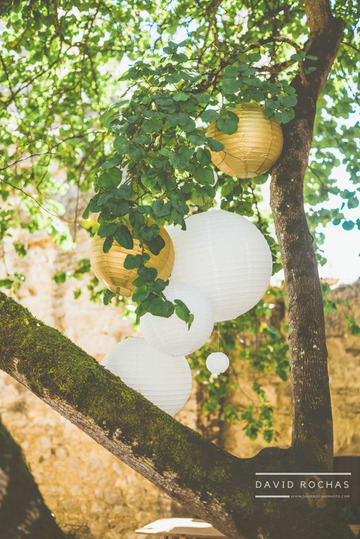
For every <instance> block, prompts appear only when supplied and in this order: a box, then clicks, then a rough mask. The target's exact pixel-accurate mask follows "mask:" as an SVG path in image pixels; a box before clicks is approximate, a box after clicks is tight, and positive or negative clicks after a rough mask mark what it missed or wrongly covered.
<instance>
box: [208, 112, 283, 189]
mask: <svg viewBox="0 0 360 539" xmlns="http://www.w3.org/2000/svg"><path fill="white" fill-rule="evenodd" d="M230 110H231V111H232V112H234V113H235V114H236V115H237V116H238V117H239V123H238V129H237V131H236V133H234V134H233V135H226V134H225V133H221V131H219V130H218V129H217V127H216V122H213V123H212V124H210V126H209V128H208V130H207V133H206V135H207V136H208V137H212V138H213V139H215V140H218V141H219V142H221V143H222V144H223V145H224V146H225V148H224V150H223V151H221V152H211V151H210V153H211V158H212V162H213V163H214V165H215V166H217V167H218V168H219V169H220V170H222V171H223V172H225V173H226V174H229V175H230V176H237V177H238V178H254V177H255V176H259V175H260V174H263V173H264V172H266V171H267V170H269V168H271V167H272V166H273V165H275V163H276V161H277V160H278V159H279V157H280V154H281V151H282V147H283V134H282V130H281V127H280V125H279V123H278V122H277V121H276V120H270V118H268V116H266V114H265V109H264V107H261V106H260V105H257V104H256V103H242V104H240V105H236V107H234V108H233V109H230Z"/></svg>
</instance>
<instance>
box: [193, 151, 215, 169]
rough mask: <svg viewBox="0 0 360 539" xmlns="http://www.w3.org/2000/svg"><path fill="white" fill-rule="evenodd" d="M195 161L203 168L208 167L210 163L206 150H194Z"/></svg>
mask: <svg viewBox="0 0 360 539" xmlns="http://www.w3.org/2000/svg"><path fill="white" fill-rule="evenodd" d="M195 155H196V160H197V161H198V163H199V164H200V165H202V166H204V167H206V166H207V165H210V163H211V153H210V152H209V150H208V149H207V148H198V149H197V150H196V154H195Z"/></svg>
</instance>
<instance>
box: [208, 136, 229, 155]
mask: <svg viewBox="0 0 360 539" xmlns="http://www.w3.org/2000/svg"><path fill="white" fill-rule="evenodd" d="M206 140H207V143H208V146H209V148H210V150H212V151H213V152H221V151H222V150H224V148H225V146H224V145H223V144H222V143H221V142H219V141H218V140H215V139H214V138H212V137H206Z"/></svg>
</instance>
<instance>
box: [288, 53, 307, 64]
mask: <svg viewBox="0 0 360 539" xmlns="http://www.w3.org/2000/svg"><path fill="white" fill-rule="evenodd" d="M305 57H306V52H305V51H301V52H299V53H295V54H292V55H291V56H290V58H291V60H294V61H295V62H302V61H303V60H305Z"/></svg>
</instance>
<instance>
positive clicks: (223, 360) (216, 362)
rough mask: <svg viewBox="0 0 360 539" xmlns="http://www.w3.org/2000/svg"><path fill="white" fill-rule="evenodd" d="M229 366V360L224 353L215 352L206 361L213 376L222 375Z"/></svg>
mask: <svg viewBox="0 0 360 539" xmlns="http://www.w3.org/2000/svg"><path fill="white" fill-rule="evenodd" d="M229 365H230V361H229V358H228V357H227V355H226V354H223V352H213V353H212V354H210V355H208V357H207V359H206V366H207V368H208V370H209V371H210V372H211V374H215V375H217V374H221V373H222V372H225V371H226V370H227V368H228V367H229Z"/></svg>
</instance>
